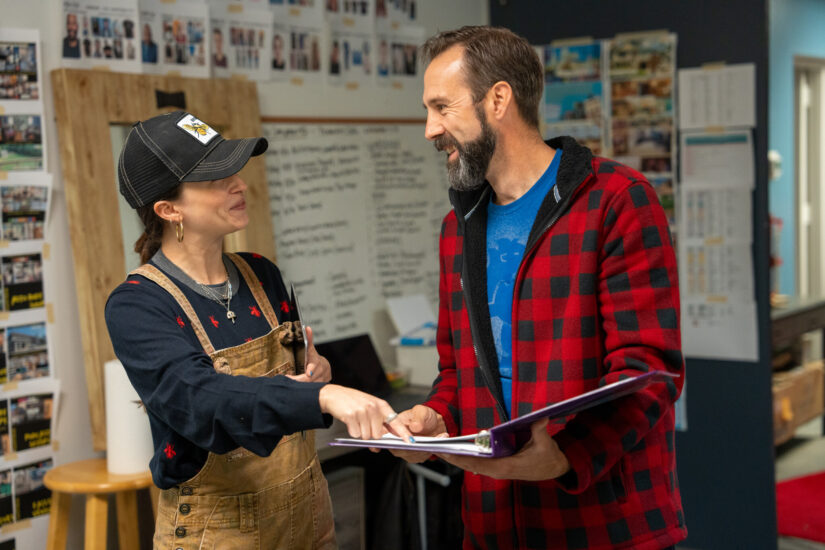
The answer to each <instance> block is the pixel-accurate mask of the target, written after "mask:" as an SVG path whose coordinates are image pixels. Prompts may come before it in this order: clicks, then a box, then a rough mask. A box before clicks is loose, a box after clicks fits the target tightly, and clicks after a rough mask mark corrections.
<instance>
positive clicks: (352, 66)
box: [327, 31, 373, 89]
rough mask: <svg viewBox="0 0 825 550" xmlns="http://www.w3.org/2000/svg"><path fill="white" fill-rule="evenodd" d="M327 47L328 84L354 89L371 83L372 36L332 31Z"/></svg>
mask: <svg viewBox="0 0 825 550" xmlns="http://www.w3.org/2000/svg"><path fill="white" fill-rule="evenodd" d="M329 43H330V47H329V54H328V55H329V64H328V65H327V67H328V70H329V82H330V84H345V85H346V86H347V88H349V89H356V88H358V87H359V85H360V84H362V83H367V82H371V81H372V71H373V61H372V49H373V48H372V36H371V35H369V34H363V33H354V32H341V31H333V32H332V34H331V35H330V40H329Z"/></svg>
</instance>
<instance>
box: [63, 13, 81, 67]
mask: <svg viewBox="0 0 825 550" xmlns="http://www.w3.org/2000/svg"><path fill="white" fill-rule="evenodd" d="M63 57H69V58H78V57H80V40H78V39H77V15H76V14H74V13H68V14H66V36H65V37H64V38H63Z"/></svg>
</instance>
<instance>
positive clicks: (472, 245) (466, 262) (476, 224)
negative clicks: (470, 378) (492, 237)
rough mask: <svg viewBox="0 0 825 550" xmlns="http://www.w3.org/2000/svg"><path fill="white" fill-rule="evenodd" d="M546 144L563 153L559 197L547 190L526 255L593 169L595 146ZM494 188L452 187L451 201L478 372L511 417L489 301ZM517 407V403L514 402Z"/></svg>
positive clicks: (503, 414)
mask: <svg viewBox="0 0 825 550" xmlns="http://www.w3.org/2000/svg"><path fill="white" fill-rule="evenodd" d="M546 143H547V145H549V146H550V147H552V148H554V149H561V150H562V151H564V153H563V155H562V157H561V164H560V165H559V171H558V174H557V176H556V188H557V189H558V195H556V193H555V192H551V193H548V194H547V197H545V199H544V201H543V202H542V205H541V207H540V208H539V211H538V214H537V215H536V221H535V222H534V223H533V227H532V229H531V230H530V237H529V239H528V241H527V247H526V248H525V255H526V254H527V253H528V251H529V250H530V247H531V246H532V243H534V242H535V241H536V240H537V239H538V238H539V237H540V236H541V234H542V233H543V232H544V230H545V229H546V227H547V226H548V225H549V223H550V221H551V220H552V219H553V218H554V217H555V216H557V215H558V214H560V212H559V209H560V208H561V207H562V206H561V205H566V204H569V201H567V200H565V199H568V198H570V197H572V195H573V193H575V191H576V189H577V188H578V187H579V186H580V185H581V184H582V183H583V182H584V181H586V180H587V179H588V177H589V176H590V175H591V174H592V173H593V168H592V162H591V161H592V158H593V154H592V153H591V152H590V149H587V148H586V147H583V146H581V145H579V144H578V143H577V142H576V140H574V139H573V138H571V137H567V136H565V137H559V138H554V139H551V140H549V141H547V142H546ZM491 192H492V187H490V184H489V183H487V182H485V183H484V185H483V186H481V187H480V188H479V189H476V190H473V191H456V190H454V189H452V188H451V189H450V202H452V204H453V208H454V209H455V212H456V217H457V218H458V234H459V235H462V236H463V238H464V245H463V247H462V250H463V252H462V261H461V264H462V265H461V280H462V285H463V287H464V300H465V303H466V304H467V313H468V315H469V317H470V329H471V332H472V338H473V342H474V344H475V345H474V348H475V349H476V358H477V359H478V363H479V367H480V373H479V374H480V375H481V377H482V380H483V382H484V385H486V386H487V388H489V389H490V392H491V393H492V394H493V397H494V398H495V400H496V403H497V408H498V412H499V415H500V416H501V418H502V419H503V420H507V419H509V415H508V414H507V410H506V408H505V406H504V398H503V393H502V389H501V377H500V376H499V372H498V355H497V354H496V347H495V342H494V340H493V330H492V325H491V323H490V310H489V307H488V303H487V267H486V266H487V202H488V201H489V196H490V193H491ZM514 367H515V366H514ZM514 370H516V369H515V368H514ZM475 385H476V386H478V385H479V383H478V382H476V384H475ZM514 406H516V404H515V403H514ZM512 412H513V416H514V417H518V416H521V415H522V414H526V413H527V412H530V411H519V410H514V411H512ZM490 427H492V424H491V425H490V426H478V428H479V429H483V428H490Z"/></svg>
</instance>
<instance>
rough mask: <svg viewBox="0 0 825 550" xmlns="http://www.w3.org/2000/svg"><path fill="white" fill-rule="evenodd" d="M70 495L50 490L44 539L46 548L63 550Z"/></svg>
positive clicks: (67, 528) (67, 523) (66, 531)
mask: <svg viewBox="0 0 825 550" xmlns="http://www.w3.org/2000/svg"><path fill="white" fill-rule="evenodd" d="M71 504H72V495H70V494H69V493H60V492H58V491H52V508H51V517H50V518H49V535H48V539H47V540H46V549H47V550H65V548H66V535H67V533H68V530H69V509H70V508H71Z"/></svg>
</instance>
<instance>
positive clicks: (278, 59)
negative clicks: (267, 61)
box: [272, 33, 286, 71]
mask: <svg viewBox="0 0 825 550" xmlns="http://www.w3.org/2000/svg"><path fill="white" fill-rule="evenodd" d="M272 68H273V69H275V70H276V71H283V70H284V69H285V68H286V56H285V55H284V37H283V36H282V35H280V34H278V33H275V34H273V35H272Z"/></svg>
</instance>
